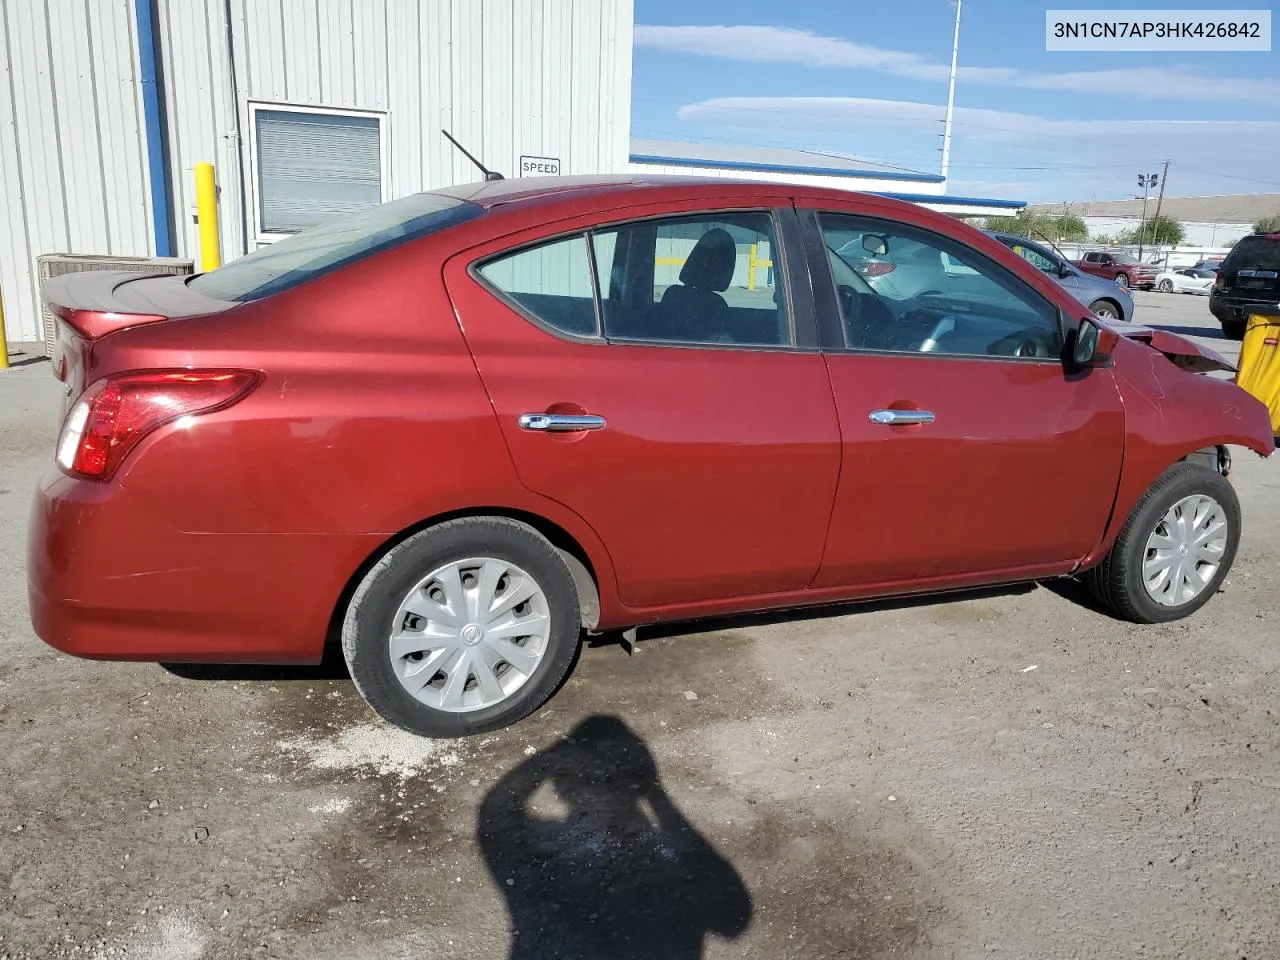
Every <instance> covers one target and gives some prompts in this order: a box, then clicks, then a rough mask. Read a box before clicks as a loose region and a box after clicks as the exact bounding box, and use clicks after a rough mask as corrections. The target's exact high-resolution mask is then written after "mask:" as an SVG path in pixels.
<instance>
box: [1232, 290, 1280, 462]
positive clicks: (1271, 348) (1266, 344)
mask: <svg viewBox="0 0 1280 960" xmlns="http://www.w3.org/2000/svg"><path fill="white" fill-rule="evenodd" d="M1236 384H1237V385H1238V386H1239V387H1241V388H1242V389H1243V390H1245V391H1247V392H1248V393H1251V394H1252V395H1253V396H1255V397H1257V398H1258V399H1259V400H1261V401H1262V402H1263V403H1264V404H1266V407H1267V410H1268V411H1269V412H1270V413H1271V429H1272V430H1274V431H1275V435H1276V436H1277V437H1280V316H1275V317H1269V316H1265V315H1263V314H1256V313H1255V314H1252V315H1250V317H1249V325H1248V326H1247V327H1246V328H1245V332H1244V342H1243V343H1241V344H1240V363H1239V366H1238V368H1237V370H1236Z"/></svg>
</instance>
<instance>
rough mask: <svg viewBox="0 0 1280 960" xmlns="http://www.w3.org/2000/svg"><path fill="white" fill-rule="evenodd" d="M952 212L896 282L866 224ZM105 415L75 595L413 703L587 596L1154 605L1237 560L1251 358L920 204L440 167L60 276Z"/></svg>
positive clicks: (80, 458)
mask: <svg viewBox="0 0 1280 960" xmlns="http://www.w3.org/2000/svg"><path fill="white" fill-rule="evenodd" d="M855 240H856V243H857V244H858V245H860V246H861V247H862V249H864V250H865V251H866V252H867V253H868V254H869V255H871V256H873V257H874V256H883V255H884V254H885V253H886V252H887V253H889V254H890V255H892V254H893V252H894V251H895V250H909V251H912V252H913V255H915V254H918V253H919V252H920V251H921V250H923V249H926V248H929V247H932V248H934V249H936V250H937V251H939V252H940V253H941V254H942V255H943V256H941V258H940V259H941V262H942V263H943V264H944V266H945V270H944V274H945V275H942V274H940V275H939V277H938V279H937V284H936V286H935V287H934V288H932V289H928V290H923V291H919V292H916V293H913V294H912V295H911V296H909V297H903V298H901V299H895V298H894V297H892V296H889V295H888V294H882V293H878V292H877V291H876V290H875V289H874V288H873V287H872V286H871V285H870V284H869V283H868V281H867V280H866V279H865V278H864V277H863V276H862V275H861V274H860V273H859V271H858V270H857V269H856V265H852V264H850V263H849V262H847V261H846V260H845V259H843V258H842V257H840V256H838V255H836V254H835V252H834V251H835V250H837V249H841V248H844V247H847V245H848V244H849V243H850V242H853V241H855ZM45 298H46V301H47V302H48V304H49V305H50V306H51V308H52V309H53V310H54V311H55V312H56V313H57V314H58V316H59V317H60V318H61V319H60V323H59V335H60V340H59V344H58V349H57V355H56V357H55V369H56V372H57V375H58V376H59V377H60V378H61V379H62V380H63V381H64V382H65V383H66V387H67V391H66V400H67V414H66V417H65V423H64V426H63V428H62V433H61V436H60V438H59V439H58V442H57V449H56V464H57V465H56V467H54V468H51V470H50V472H49V473H48V475H47V476H46V477H45V478H44V480H43V482H42V484H41V486H40V489H39V493H38V495H37V498H36V502H35V508H34V516H33V521H32V523H31V527H30V542H29V584H30V599H31V611H32V618H33V621H34V624H35V628H36V631H37V633H38V634H39V635H40V636H41V637H42V638H43V639H44V640H45V641H47V642H48V643H50V644H52V645H53V646H55V647H57V648H58V649H60V650H63V651H66V652H68V653H71V654H75V655H77V656H81V657H95V658H102V659H120V660H152V661H219V662H270V663H309V662H316V661H318V660H319V659H320V658H321V655H322V652H323V649H324V647H325V643H326V638H327V637H340V639H341V645H342V649H343V651H344V653H345V655H346V659H347V662H348V664H349V666H350V670H351V675H352V677H353V679H354V680H355V683H356V686H357V687H358V688H359V690H360V691H361V693H362V694H364V696H365V697H366V698H367V699H368V701H369V703H370V704H371V705H372V706H373V708H374V709H375V710H376V711H378V713H380V714H381V715H382V716H384V717H385V718H387V719H388V720H390V721H391V722H393V723H396V724H399V725H400V726H402V727H405V728H407V729H409V730H414V731H418V732H420V733H423V734H430V735H437V736H453V735H463V734H470V733H475V732H478V731H482V730H490V729H493V728H496V727H499V726H502V725H504V724H508V723H510V722H513V721H515V720H517V719H519V718H520V717H522V716H524V715H526V714H528V713H529V712H530V711H531V710H533V709H535V708H536V707H537V706H538V705H540V704H541V703H543V702H544V701H545V700H546V699H547V698H548V697H550V696H551V694H552V693H553V692H554V690H555V689H556V687H557V685H558V684H559V683H560V682H561V681H562V680H563V678H564V677H565V675H566V673H567V671H568V670H569V668H570V666H571V664H572V663H573V661H574V657H575V653H576V650H577V647H578V643H579V638H580V635H581V630H582V628H584V627H585V628H586V629H587V630H592V631H605V630H616V629H619V628H626V627H630V626H632V625H636V624H644V623H651V622H655V621H664V620H677V619H688V618H697V617H703V616H708V615H713V614H728V613H734V612H741V611H749V610H762V609H766V608H786V607H798V606H802V605H809V604H821V603H827V602H831V601H839V600H849V599H854V598H868V597H882V596H886V595H894V594H908V593H923V592H932V591H940V590H953V589H957V588H964V587H971V586H975V585H979V584H994V583H1004V582H1011V581H1032V580H1039V579H1043V578H1051V577H1067V576H1072V575H1075V574H1080V573H1083V572H1086V571H1087V572H1088V576H1089V582H1090V583H1091V584H1092V585H1093V588H1094V590H1095V591H1096V592H1097V594H1098V596H1099V597H1100V598H1101V599H1102V600H1103V601H1104V602H1105V603H1106V604H1108V605H1109V606H1110V607H1111V609H1113V610H1114V611H1116V613H1117V614H1118V615H1120V616H1122V617H1125V618H1128V619H1130V620H1134V621H1139V622H1148V623H1150V622H1157V621H1166V620H1172V619H1176V618H1179V617H1183V616H1186V615H1187V614H1189V613H1191V612H1192V611H1194V610H1196V609H1197V608H1199V607H1200V606H1201V605H1202V604H1203V603H1205V602H1206V601H1207V600H1208V599H1209V598H1210V597H1211V596H1212V595H1213V594H1214V593H1215V591H1216V589H1217V587H1218V585H1219V584H1220V583H1221V582H1222V579H1223V577H1225V576H1226V574H1227V571H1228V569H1229V568H1230V567H1231V563H1232V560H1233V559H1234V557H1235V553H1236V544H1237V542H1238V539H1239V536H1240V522H1241V520H1240V508H1239V504H1238V502H1237V499H1236V495H1235V493H1234V492H1233V490H1232V487H1231V485H1230V484H1229V483H1228V482H1227V480H1226V479H1225V478H1224V474H1225V473H1226V472H1227V470H1228V468H1229V462H1230V460H1229V457H1228V456H1227V453H1226V445H1228V444H1238V445H1243V446H1246V447H1249V448H1251V449H1253V450H1254V451H1256V452H1257V453H1258V454H1260V455H1263V456H1266V455H1267V454H1269V453H1270V452H1271V451H1272V449H1273V439H1272V433H1271V425H1270V423H1269V421H1268V418H1267V413H1266V410H1265V409H1264V408H1263V407H1262V405H1261V404H1259V403H1258V402H1257V401H1255V400H1254V399H1252V398H1251V397H1249V396H1248V395H1247V394H1245V393H1243V392H1242V391H1241V390H1239V389H1238V388H1237V387H1235V386H1234V385H1233V384H1232V383H1230V382H1228V381H1225V380H1221V379H1215V378H1210V377H1205V376H1201V375H1198V373H1197V372H1196V371H1205V370H1211V369H1216V368H1223V367H1226V366H1227V365H1226V363H1225V362H1224V361H1222V360H1221V358H1219V357H1217V356H1216V355H1214V354H1212V353H1211V352H1210V351H1207V350H1203V349H1200V348H1198V347H1196V346H1194V345H1193V344H1192V343H1190V342H1189V341H1187V340H1184V339H1182V338H1180V337H1176V336H1174V335H1172V334H1169V333H1165V332H1159V331H1154V330H1149V329H1146V328H1142V327H1131V326H1128V325H1108V324H1107V323H1104V322H1102V321H1100V320H1098V319H1096V318H1093V317H1090V316H1089V315H1088V312H1087V310H1086V309H1085V308H1084V307H1083V306H1081V305H1080V304H1079V303H1077V302H1076V301H1075V300H1074V299H1073V298H1072V297H1071V296H1070V295H1069V294H1067V293H1066V292H1065V291H1064V290H1062V289H1061V288H1060V287H1059V286H1058V285H1056V284H1055V283H1054V282H1053V281H1052V280H1051V279H1050V278H1048V277H1046V276H1044V275H1043V274H1041V273H1040V272H1039V271H1038V270H1036V269H1035V268H1034V267H1032V266H1031V265H1030V264H1028V263H1026V262H1025V261H1024V260H1022V259H1021V258H1020V257H1018V256H1017V255H1016V254H1014V253H1013V252H1011V251H1010V250H1008V249H1006V248H1005V247H1004V246H1003V245H1001V244H1000V243H998V242H996V241H995V240H992V239H991V238H989V237H986V236H984V235H983V234H981V233H979V232H978V231H976V230H974V229H971V228H970V227H968V226H965V225H964V224H962V223H960V222H958V221H956V220H953V219H950V218H948V217H946V216H943V215H941V214H937V213H932V212H930V211H927V210H924V209H922V208H920V207H916V206H912V205H908V204H905V203H900V202H896V201H890V200H885V199H878V198H874V197H869V196H861V195H857V194H850V193H845V192H837V191H826V190H820V189H817V188H810V187H795V186H785V185H781V184H760V183H737V182H730V181H725V180H702V179H677V178H658V179H641V178H633V177H625V176H624V177H614V178H583V179H579V178H564V179H539V180H533V181H519V180H508V181H499V182H488V183H483V184H475V185H469V186H464V187H457V188H451V189H447V190H439V191H435V192H431V193H424V194H418V195H416V196H411V197H407V198H405V199H402V200H397V201H394V202H392V203H388V204H385V205H383V206H381V207H378V208H376V209H373V210H369V211H366V212H362V213H359V214H355V215H352V216H350V217H347V218H345V219H341V220H338V221H336V222H334V223H332V224H329V225H327V226H323V227H319V228H317V229H314V230H311V231H308V232H306V233H303V234H301V235H298V236H296V237H293V238H289V239H286V240H282V241H280V242H278V243H276V244H274V245H272V246H270V247H267V248H264V249H262V250H260V251H258V252H256V253H253V254H250V255H249V256H246V257H244V258H242V259H240V260H236V261H234V262H232V263H230V264H228V265H227V266H225V267H223V268H221V269H219V270H216V271H213V272H211V273H206V274H202V275H199V276H196V277H195V278H187V279H185V280H184V279H182V278H172V277H168V278H155V277H151V278H143V277H140V276H138V275H134V274H105V273H85V274H75V275H71V276H69V277H63V278H59V279H56V280H53V281H50V282H49V283H48V285H47V286H46V287H45Z"/></svg>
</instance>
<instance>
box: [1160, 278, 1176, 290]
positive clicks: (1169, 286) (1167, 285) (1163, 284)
mask: <svg viewBox="0 0 1280 960" xmlns="http://www.w3.org/2000/svg"><path fill="white" fill-rule="evenodd" d="M1160 292H1161V293H1173V281H1172V280H1161V281H1160Z"/></svg>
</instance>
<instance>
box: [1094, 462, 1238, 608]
mask: <svg viewBox="0 0 1280 960" xmlns="http://www.w3.org/2000/svg"><path fill="white" fill-rule="evenodd" d="M1196 494H1201V495H1204V496H1209V497H1212V498H1213V499H1214V500H1216V501H1217V502H1218V504H1219V505H1220V506H1221V507H1222V509H1223V511H1224V512H1225V514H1226V517H1227V543H1226V547H1225V548H1224V550H1223V554H1222V560H1221V561H1220V562H1219V564H1218V570H1217V573H1216V574H1215V575H1214V577H1213V579H1212V580H1210V581H1209V583H1208V584H1207V585H1206V586H1205V588H1204V589H1203V590H1202V591H1201V592H1200V593H1199V594H1198V595H1197V596H1195V597H1194V598H1192V599H1191V600H1188V601H1186V602H1185V603H1182V604H1178V605H1176V606H1164V605H1162V604H1160V603H1157V602H1156V601H1155V600H1154V599H1152V597H1151V596H1150V595H1149V594H1148V593H1147V589H1146V586H1145V585H1144V584H1143V581H1142V564H1143V560H1144V558H1145V554H1146V547H1147V539H1148V537H1150V535H1151V533H1152V531H1154V530H1155V529H1156V525H1157V524H1158V523H1159V522H1160V520H1161V518H1163V517H1164V515H1165V513H1166V512H1167V511H1168V510H1169V509H1170V508H1171V507H1172V506H1173V505H1174V504H1176V503H1177V502H1178V501H1179V500H1181V499H1182V498H1184V497H1188V496H1193V495H1196ZM1239 544H1240V501H1239V499H1238V498H1237V497H1236V492H1235V489H1234V488H1233V487H1232V486H1231V484H1230V483H1228V482H1227V480H1226V479H1225V478H1224V477H1223V476H1222V475H1221V474H1220V473H1218V472H1217V471H1216V470H1212V469H1210V468H1208V467H1205V466H1201V465H1200V464H1198V463H1188V462H1186V461H1183V462H1179V463H1175V464H1174V465H1173V466H1172V467H1170V468H1169V469H1168V470H1166V471H1165V472H1164V473H1163V474H1161V475H1160V477H1159V479H1157V480H1156V482H1155V483H1153V484H1152V485H1151V489H1150V490H1148V491H1147V492H1146V494H1144V495H1143V497H1142V499H1141V500H1139V501H1138V504H1137V506H1135V507H1134V508H1133V512H1132V513H1130V514H1129V519H1128V520H1126V521H1125V524H1124V526H1123V527H1122V528H1121V530H1120V535H1119V537H1117V538H1116V542H1115V545H1114V546H1112V548H1111V552H1110V553H1108V554H1107V556H1106V558H1105V559H1104V560H1103V561H1102V563H1100V564H1099V565H1098V566H1096V567H1094V568H1093V569H1092V570H1089V571H1088V572H1087V573H1086V575H1085V580H1086V583H1087V584H1088V586H1089V589H1090V591H1091V592H1092V593H1093V595H1094V596H1095V597H1096V598H1097V599H1098V602H1099V603H1101V604H1102V605H1103V606H1105V607H1107V608H1108V609H1109V610H1111V611H1112V612H1114V613H1115V614H1116V615H1117V616H1119V617H1121V618H1123V619H1125V620H1129V621H1131V622H1133V623H1167V622H1169V621H1171V620H1181V619H1182V618H1183V617H1187V616H1190V615H1191V614H1193V613H1195V612H1196V611H1197V610H1199V609H1200V608H1201V607H1202V606H1204V605H1205V604H1206V603H1208V602H1209V600H1210V598H1212V597H1213V595H1214V594H1215V593H1217V592H1218V588H1219V587H1220V586H1221V585H1222V581H1223V580H1224V579H1226V577H1227V574H1228V573H1229V572H1230V571H1231V564H1232V563H1233V562H1234V561H1235V557H1236V548H1237V547H1238V546H1239Z"/></svg>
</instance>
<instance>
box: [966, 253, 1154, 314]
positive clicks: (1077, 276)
mask: <svg viewBox="0 0 1280 960" xmlns="http://www.w3.org/2000/svg"><path fill="white" fill-rule="evenodd" d="M987 236H989V237H991V238H992V239H994V240H999V241H1000V242H1001V243H1003V244H1004V245H1005V246H1006V247H1008V248H1009V249H1010V250H1012V251H1013V252H1014V253H1016V254H1018V255H1019V256H1020V257H1022V259H1023V260H1026V261H1027V262H1028V263H1030V264H1031V265H1032V266H1034V267H1036V268H1037V269H1038V270H1041V271H1043V272H1044V273H1047V274H1048V275H1049V276H1051V277H1053V279H1054V280H1056V281H1057V282H1058V285H1059V286H1061V287H1062V288H1063V289H1064V290H1066V291H1067V292H1068V293H1070V294H1071V295H1072V296H1073V297H1075V298H1076V299H1077V300H1079V301H1080V302H1081V303H1082V304H1084V305H1085V306H1086V307H1088V308H1089V309H1090V310H1091V311H1093V313H1095V314H1096V315H1097V316H1099V317H1103V318H1104V319H1113V320H1123V321H1124V322H1125V323H1132V322H1133V295H1132V294H1131V293H1130V292H1129V291H1128V290H1127V289H1126V288H1124V287H1122V286H1120V284H1118V283H1116V282H1115V281H1114V280H1107V279H1105V278H1103V277H1094V276H1091V275H1090V274H1087V273H1084V272H1082V271H1080V270H1078V269H1077V268H1076V267H1074V266H1073V265H1072V264H1070V263H1068V262H1067V261H1066V260H1065V259H1063V258H1062V257H1061V256H1059V255H1058V254H1057V253H1055V252H1054V251H1052V250H1050V249H1049V248H1047V247H1045V246H1042V245H1041V244H1038V243H1035V242H1034V241H1031V240H1028V239H1027V238H1026V237H1018V236H1014V235H1013V234H1008V233H993V232H991V231H987Z"/></svg>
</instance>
